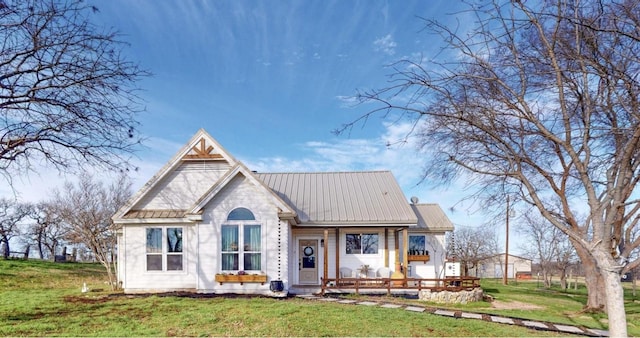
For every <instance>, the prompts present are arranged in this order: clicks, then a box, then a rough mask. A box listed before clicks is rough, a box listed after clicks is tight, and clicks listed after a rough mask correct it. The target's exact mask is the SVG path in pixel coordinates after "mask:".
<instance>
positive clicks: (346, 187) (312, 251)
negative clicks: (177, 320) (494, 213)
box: [113, 130, 453, 296]
mask: <svg viewBox="0 0 640 338" xmlns="http://www.w3.org/2000/svg"><path fill="white" fill-rule="evenodd" d="M113 219H114V221H115V222H116V223H117V224H119V225H121V230H120V232H119V234H118V263H119V264H118V277H119V281H120V283H121V284H122V287H123V288H124V291H125V292H127V293H135V292H166V291H193V292H202V293H249V294H250V293H255V294H265V295H275V296H278V295H283V294H287V293H288V292H291V293H296V292H298V291H299V290H302V289H308V288H314V287H315V288H319V287H320V283H321V281H322V279H323V278H337V277H338V276H340V278H342V277H352V276H359V275H365V276H370V275H376V274H377V273H379V272H380V271H382V272H383V273H385V274H388V273H389V271H390V272H393V271H394V270H395V269H396V266H400V265H402V266H404V267H407V269H403V271H405V273H407V274H409V275H410V276H413V277H422V278H436V277H442V271H443V265H444V248H445V243H444V239H445V233H446V232H447V231H452V230H453V224H452V223H451V222H450V221H449V219H448V218H447V216H446V215H445V214H444V212H443V211H442V209H441V208H440V207H439V206H438V205H436V204H419V203H417V200H414V201H413V203H412V204H409V202H408V201H407V199H406V197H405V196H404V194H403V193H402V190H401V189H400V187H399V185H398V183H397V182H396V180H395V178H394V177H393V175H392V174H391V172H389V171H363V172H302V173H256V172H253V171H251V170H249V169H248V168H247V167H246V166H245V165H244V164H243V163H242V162H240V161H238V160H237V159H235V158H234V157H233V156H232V155H230V154H229V153H228V152H227V151H226V150H225V149H224V148H223V147H222V146H221V145H220V144H218V142H217V141H216V140H214V139H213V138H212V137H211V136H210V135H209V134H208V133H207V132H205V131H204V130H200V131H198V132H197V133H196V134H195V135H194V136H193V138H192V139H191V140H190V141H189V142H188V143H187V144H186V145H185V146H184V147H183V148H182V149H181V150H180V151H178V153H177V154H176V155H175V156H174V157H173V158H172V159H171V160H170V161H169V162H168V163H167V164H166V165H165V166H164V167H163V168H162V169H160V171H159V172H158V173H157V174H156V175H155V176H154V177H153V178H151V180H150V181H149V182H148V183H147V184H146V185H144V186H143V187H142V188H141V189H140V191H138V192H137V194H135V195H134V196H133V197H132V198H131V199H130V200H129V201H128V202H127V204H126V205H125V206H124V207H122V208H121V209H120V210H119V211H118V212H117V213H116V214H115V215H114V217H113ZM345 271H348V273H349V274H350V275H349V276H342V274H343V273H347V272H345ZM386 277H388V276H386Z"/></svg>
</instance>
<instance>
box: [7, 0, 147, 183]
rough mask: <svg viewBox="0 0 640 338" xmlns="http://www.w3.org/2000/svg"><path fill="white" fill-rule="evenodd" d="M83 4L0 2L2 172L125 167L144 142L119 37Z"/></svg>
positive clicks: (136, 71)
mask: <svg viewBox="0 0 640 338" xmlns="http://www.w3.org/2000/svg"><path fill="white" fill-rule="evenodd" d="M95 12H97V9H96V8H95V7H93V6H90V5H88V4H86V3H85V2H83V1H82V0H70V1H65V0H47V1H40V0H3V1H0V41H2V48H1V49H0V174H2V175H3V176H4V177H5V179H7V181H9V182H11V175H12V174H13V175H15V174H20V173H23V172H24V171H25V169H31V168H32V165H31V164H32V163H33V162H35V161H44V162H46V163H47V164H50V165H54V166H56V167H58V168H61V169H64V170H69V168H73V167H82V166H85V165H101V166H104V167H108V168H116V167H121V165H122V164H123V163H126V162H127V160H128V157H129V154H131V153H132V151H133V149H134V146H135V145H136V144H138V143H139V137H138V136H136V135H137V131H136V128H137V126H138V123H137V122H136V120H135V117H136V115H137V113H138V112H139V111H141V109H142V108H141V107H140V104H139V99H138V97H137V96H136V90H137V88H136V87H135V82H136V81H137V80H139V79H140V78H141V77H143V76H146V75H148V74H147V72H145V71H144V70H141V69H140V68H139V67H138V66H137V65H136V64H134V63H131V62H128V61H127V60H125V58H124V57H123V55H122V53H121V50H122V48H123V47H124V46H125V44H124V43H123V42H122V41H120V40H118V39H119V36H118V34H117V33H116V32H112V31H106V30H104V29H102V28H99V27H96V26H95V25H93V24H91V22H90V20H89V18H90V16H91V15H92V14H94V13H95Z"/></svg>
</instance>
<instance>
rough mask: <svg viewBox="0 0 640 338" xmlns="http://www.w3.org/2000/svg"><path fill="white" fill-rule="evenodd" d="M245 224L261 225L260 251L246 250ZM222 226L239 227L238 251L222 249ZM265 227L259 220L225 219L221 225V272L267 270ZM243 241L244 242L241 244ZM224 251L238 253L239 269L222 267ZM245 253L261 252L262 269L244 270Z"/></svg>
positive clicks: (219, 268)
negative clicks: (224, 268)
mask: <svg viewBox="0 0 640 338" xmlns="http://www.w3.org/2000/svg"><path fill="white" fill-rule="evenodd" d="M245 225H258V226H260V251H247V252H245V251H244V227H245ZM222 226H237V227H238V242H239V243H238V251H223V250H222ZM264 231H265V227H264V224H262V222H259V221H257V220H238V221H235V220H234V221H225V222H224V223H222V224H221V226H220V242H219V243H218V244H219V245H220V249H219V252H220V259H219V261H220V264H219V267H218V271H219V272H220V273H238V272H239V271H245V272H247V273H263V272H264V271H265V256H266V250H265V249H266V248H265V244H266V243H265V233H264ZM241 243H242V244H241ZM223 253H237V254H238V270H223V269H222V254H223ZM245 253H259V254H260V269H261V270H244V254H245Z"/></svg>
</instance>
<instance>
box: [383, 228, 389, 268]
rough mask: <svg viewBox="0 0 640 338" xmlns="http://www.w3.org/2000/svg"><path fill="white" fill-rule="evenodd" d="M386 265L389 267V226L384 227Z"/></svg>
mask: <svg viewBox="0 0 640 338" xmlns="http://www.w3.org/2000/svg"><path fill="white" fill-rule="evenodd" d="M383 256H384V267H385V268H388V267H389V228H384V254H383Z"/></svg>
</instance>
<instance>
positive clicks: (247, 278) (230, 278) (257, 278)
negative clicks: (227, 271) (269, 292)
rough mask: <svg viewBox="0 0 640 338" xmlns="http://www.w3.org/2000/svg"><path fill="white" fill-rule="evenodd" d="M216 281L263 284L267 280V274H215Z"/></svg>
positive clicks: (221, 282)
mask: <svg viewBox="0 0 640 338" xmlns="http://www.w3.org/2000/svg"><path fill="white" fill-rule="evenodd" d="M216 282H218V283H220V285H222V284H223V283H240V285H242V284H243V283H260V284H262V285H264V283H266V282H267V275H223V274H217V275H216Z"/></svg>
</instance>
